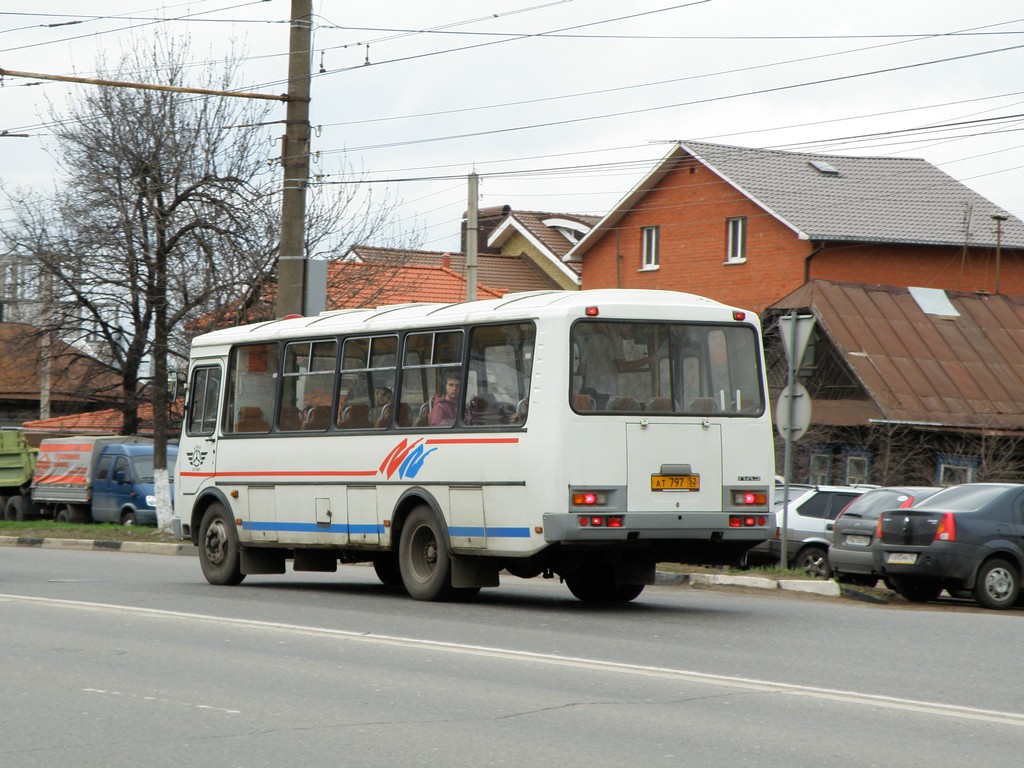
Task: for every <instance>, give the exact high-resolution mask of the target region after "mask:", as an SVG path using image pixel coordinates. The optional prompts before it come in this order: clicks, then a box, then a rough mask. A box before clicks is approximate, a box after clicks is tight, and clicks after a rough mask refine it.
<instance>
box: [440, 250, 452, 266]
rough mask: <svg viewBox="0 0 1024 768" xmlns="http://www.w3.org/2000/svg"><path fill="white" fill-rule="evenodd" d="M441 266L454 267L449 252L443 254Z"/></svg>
mask: <svg viewBox="0 0 1024 768" xmlns="http://www.w3.org/2000/svg"><path fill="white" fill-rule="evenodd" d="M441 266H442V267H444V268H445V269H451V268H452V257H451V256H450V255H448V254H447V253H445V254H442V256H441Z"/></svg>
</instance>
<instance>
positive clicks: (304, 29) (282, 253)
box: [276, 0, 313, 317]
mask: <svg viewBox="0 0 1024 768" xmlns="http://www.w3.org/2000/svg"><path fill="white" fill-rule="evenodd" d="M291 23H292V26H291V35H290V37H289V45H288V51H289V55H288V107H287V113H286V117H285V135H284V138H283V140H282V142H281V145H282V146H281V165H282V167H283V169H284V188H283V191H282V194H281V245H280V249H279V252H278V262H277V311H276V314H277V316H278V317H281V316H284V315H290V314H298V315H301V314H304V312H305V309H306V187H307V186H308V184H309V92H310V86H309V83H310V74H309V69H310V66H309V65H310V56H311V50H310V46H311V44H312V37H313V35H312V26H313V1H312V0H292V22H291Z"/></svg>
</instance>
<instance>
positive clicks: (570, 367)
mask: <svg viewBox="0 0 1024 768" xmlns="http://www.w3.org/2000/svg"><path fill="white" fill-rule="evenodd" d="M766 393H767V388H766V384H765V374H764V360H763V355H762V351H761V334H760V324H759V321H758V318H757V316H756V315H755V314H753V313H750V312H745V311H743V310H739V309H735V308H733V307H728V306H725V305H723V304H720V303H718V302H715V301H712V300H710V299H706V298H702V297H698V296H693V295H689V294H685V293H676V292H669V291H631V290H594V291H543V292H537V293H521V294H510V295H507V296H505V297H503V298H500V299H493V300H486V301H476V302H470V303H463V304H405V305H396V306H385V307H377V308H375V309H356V310H342V311H336V312H325V313H322V314H320V315H319V316H316V317H293V318H285V319H282V320H275V321H271V322H265V323H258V324H254V325H247V326H241V327H237V328H229V329H225V330H219V331H215V332H213V333H208V334H206V335H203V336H200V337H198V338H197V339H195V341H194V342H193V344H192V355H191V362H190V368H189V386H188V398H187V403H186V413H185V420H184V424H183V429H182V437H181V443H180V448H179V454H178V455H179V458H178V463H177V477H176V479H175V486H174V493H175V513H176V515H177V517H175V520H174V527H175V530H176V531H177V533H178V535H179V537H180V538H189V539H191V540H192V542H193V543H195V544H196V545H197V546H198V548H199V558H200V563H201V565H202V570H203V573H204V575H205V576H206V579H207V580H208V581H209V582H211V583H213V584H238V583H240V582H241V581H242V579H243V578H245V576H246V575H247V574H278V573H284V572H285V567H286V561H288V560H291V562H292V569H293V570H295V571H335V570H336V569H337V567H338V563H339V562H341V563H357V562H364V563H366V562H370V563H372V564H373V566H374V567H375V569H376V572H377V575H378V576H379V578H380V579H381V581H382V582H384V583H385V584H387V585H391V586H396V587H404V588H405V590H406V591H408V593H409V594H410V595H412V596H413V597H415V598H418V599H422V600H444V599H454V598H459V597H466V596H469V595H472V594H475V593H476V592H477V591H478V590H479V589H480V588H481V587H491V586H497V585H498V574H499V572H500V571H502V570H505V571H507V572H509V573H511V574H513V575H515V576H520V577H524V578H531V577H534V576H538V575H541V574H543V575H545V576H547V577H552V576H558V577H560V578H561V579H562V580H564V581H565V583H566V584H567V585H568V587H569V590H570V591H571V592H572V594H573V595H575V596H576V597H577V598H579V599H581V600H585V601H592V602H625V601H628V600H632V599H633V598H635V597H636V596H637V595H639V594H640V592H641V591H642V590H643V588H644V585H645V584H651V583H653V581H654V576H655V566H656V564H657V563H659V562H689V563H705V564H712V563H718V564H720V563H738V562H740V561H741V560H742V558H743V556H744V554H745V553H746V551H747V550H748V549H749V548H750V547H752V546H754V545H755V544H757V543H758V542H760V541H763V540H765V539H766V538H768V536H769V534H770V532H771V531H772V530H774V529H773V519H772V514H771V509H772V507H771V501H772V499H771V489H772V487H773V483H774V476H775V467H774V449H773V441H772V427H771V420H770V416H769V413H768V408H767V396H766Z"/></svg>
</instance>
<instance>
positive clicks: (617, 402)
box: [607, 397, 637, 411]
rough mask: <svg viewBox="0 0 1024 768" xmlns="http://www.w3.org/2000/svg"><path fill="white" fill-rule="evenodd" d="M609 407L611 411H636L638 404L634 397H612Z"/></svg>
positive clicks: (609, 399)
mask: <svg viewBox="0 0 1024 768" xmlns="http://www.w3.org/2000/svg"><path fill="white" fill-rule="evenodd" d="M607 408H608V410H609V411H635V410H637V404H636V400H634V399H633V398H632V397H610V398H608V406H607Z"/></svg>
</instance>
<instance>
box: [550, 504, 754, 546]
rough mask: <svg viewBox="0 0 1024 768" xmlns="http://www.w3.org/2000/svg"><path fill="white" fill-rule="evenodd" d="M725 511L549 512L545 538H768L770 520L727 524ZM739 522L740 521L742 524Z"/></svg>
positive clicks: (747, 540) (748, 540) (560, 540)
mask: <svg viewBox="0 0 1024 768" xmlns="http://www.w3.org/2000/svg"><path fill="white" fill-rule="evenodd" d="M735 517H737V516H736V515H735V514H730V513H728V512H718V511H716V512H690V513H686V514H679V513H674V512H624V513H618V512H615V513H611V514H609V513H590V514H587V513H582V512H569V513H558V514H555V513H549V514H546V515H544V538H545V539H546V540H547V541H548V542H551V543H555V542H558V543H575V542H580V543H583V542H616V541H645V540H677V541H690V540H697V541H700V540H709V539H713V540H717V541H735V542H745V543H749V544H750V546H753V545H754V544H757V543H759V542H761V541H764V540H765V539H768V538H769V537H770V536H771V533H772V531H773V528H772V526H770V525H769V524H768V523H771V522H772V518H771V517H770V516H768V518H767V520H766V524H765V525H745V524H741V525H739V526H738V527H737V526H735V525H730V518H735ZM741 523H742V521H741Z"/></svg>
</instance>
